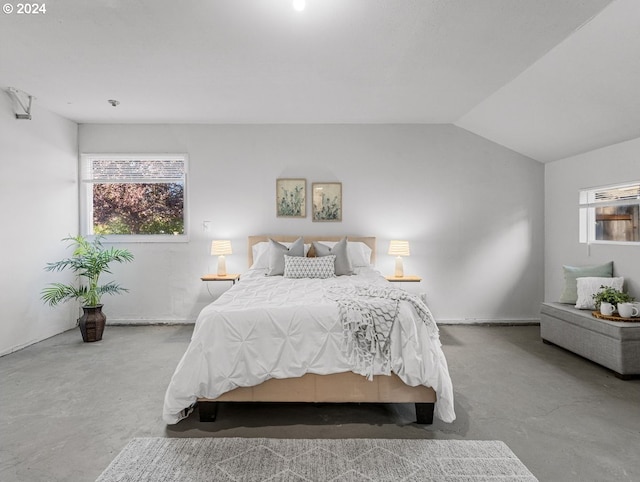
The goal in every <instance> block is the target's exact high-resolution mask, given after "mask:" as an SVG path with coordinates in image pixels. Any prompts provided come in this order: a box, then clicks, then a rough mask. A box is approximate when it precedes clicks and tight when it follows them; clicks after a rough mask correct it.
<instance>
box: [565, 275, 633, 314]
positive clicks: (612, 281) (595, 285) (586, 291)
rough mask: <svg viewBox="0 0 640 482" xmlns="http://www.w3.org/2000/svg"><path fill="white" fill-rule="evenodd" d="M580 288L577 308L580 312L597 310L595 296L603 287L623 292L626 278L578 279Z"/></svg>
mask: <svg viewBox="0 0 640 482" xmlns="http://www.w3.org/2000/svg"><path fill="white" fill-rule="evenodd" d="M576 282H577V286H578V301H576V308H578V309H580V310H595V309H596V304H595V301H594V299H593V295H594V294H596V293H597V292H598V291H600V287H601V286H608V287H609V286H610V287H611V288H615V289H617V290H620V291H622V285H623V284H624V278H622V277H620V278H595V277H585V278H577V279H576Z"/></svg>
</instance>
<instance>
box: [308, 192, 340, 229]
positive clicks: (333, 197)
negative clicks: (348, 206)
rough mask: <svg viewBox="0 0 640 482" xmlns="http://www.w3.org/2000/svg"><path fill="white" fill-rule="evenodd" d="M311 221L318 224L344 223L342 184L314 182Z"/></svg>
mask: <svg viewBox="0 0 640 482" xmlns="http://www.w3.org/2000/svg"><path fill="white" fill-rule="evenodd" d="M311 193H312V194H311V195H312V208H311V219H312V221H318V222H340V221H342V183H341V182H314V183H312V185H311Z"/></svg>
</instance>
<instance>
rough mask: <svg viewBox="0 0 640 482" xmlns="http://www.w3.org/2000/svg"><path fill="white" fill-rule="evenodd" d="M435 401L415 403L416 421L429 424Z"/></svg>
mask: <svg viewBox="0 0 640 482" xmlns="http://www.w3.org/2000/svg"><path fill="white" fill-rule="evenodd" d="M434 407H435V403H416V423H419V424H425V425H431V424H432V423H433V409H434Z"/></svg>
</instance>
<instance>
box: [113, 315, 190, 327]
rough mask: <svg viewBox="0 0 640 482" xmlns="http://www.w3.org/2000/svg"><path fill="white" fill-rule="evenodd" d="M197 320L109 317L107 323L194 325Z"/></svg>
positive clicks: (122, 324) (125, 324) (114, 324)
mask: <svg viewBox="0 0 640 482" xmlns="http://www.w3.org/2000/svg"><path fill="white" fill-rule="evenodd" d="M195 322H196V320H195V319H193V320H157V319H154V320H126V319H115V320H110V319H109V318H108V317H107V325H109V326H152V325H193V324H194V323H195Z"/></svg>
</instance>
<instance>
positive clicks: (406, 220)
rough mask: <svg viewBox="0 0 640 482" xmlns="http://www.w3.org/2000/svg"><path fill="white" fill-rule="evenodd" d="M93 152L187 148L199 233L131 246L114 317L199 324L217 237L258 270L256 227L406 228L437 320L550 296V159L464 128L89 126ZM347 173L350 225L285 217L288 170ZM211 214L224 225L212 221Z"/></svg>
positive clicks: (263, 230)
mask: <svg viewBox="0 0 640 482" xmlns="http://www.w3.org/2000/svg"><path fill="white" fill-rule="evenodd" d="M79 144H80V152H187V153H188V154H189V156H190V172H189V206H190V223H191V224H190V226H191V228H190V233H189V234H190V242H189V243H184V244H179V243H175V244H174V243H171V244H133V243H132V244H128V245H127V247H128V248H130V249H131V250H132V251H133V252H134V254H135V256H136V260H135V261H134V264H133V265H122V266H116V269H115V271H114V274H115V275H116V276H118V280H119V281H120V282H121V283H122V284H123V285H124V286H126V287H128V288H130V289H131V292H130V293H129V294H125V295H123V296H120V297H118V300H117V303H116V302H115V301H114V302H113V303H112V302H111V301H110V300H109V299H107V300H105V301H106V303H105V311H106V312H107V316H108V317H109V320H110V321H111V322H116V321H120V322H129V321H138V322H139V321H171V322H176V321H193V320H194V319H195V318H196V316H197V314H198V312H199V311H200V310H201V309H202V307H203V306H205V304H207V303H208V302H210V301H211V300H212V299H214V298H215V296H217V295H218V294H219V293H220V292H221V290H223V289H224V288H223V286H221V285H220V284H219V283H216V284H209V289H210V290H211V291H212V293H213V296H212V295H211V294H209V292H208V291H207V286H205V285H204V284H203V283H202V282H201V281H200V280H199V277H200V275H202V274H203V273H206V272H210V271H213V270H215V266H216V265H215V261H216V260H215V259H212V257H211V256H209V254H208V251H209V243H210V240H211V239H214V238H227V239H231V240H232V243H233V249H234V254H233V255H231V256H227V270H228V271H229V272H242V271H244V270H246V269H247V255H246V249H247V248H246V244H247V243H246V238H247V236H248V235H251V234H311V235H313V234H327V235H339V234H352V235H375V236H377V237H378V264H377V265H378V268H379V269H380V270H381V271H382V272H383V273H389V274H390V273H392V272H393V258H391V257H390V256H388V255H387V254H386V250H387V249H388V242H389V240H390V239H392V238H399V239H407V240H409V241H410V243H411V252H412V255H411V257H410V258H408V259H406V260H405V273H407V274H417V275H420V276H422V277H423V278H424V281H423V282H422V283H421V286H420V287H419V288H415V289H418V290H419V291H423V292H426V293H427V294H428V299H429V304H430V306H431V309H432V310H433V312H434V315H435V316H436V318H437V319H438V320H440V321H446V320H458V321H460V320H462V321H465V320H466V321H469V320H507V321H509V320H523V319H535V318H537V317H538V311H539V303H540V301H541V300H542V296H543V240H544V239H543V192H544V188H543V177H544V168H543V166H542V164H540V163H538V162H535V161H533V160H531V159H528V158H526V157H523V156H521V155H519V154H516V153H514V152H512V151H510V150H507V149H505V148H503V147H500V146H498V145H496V144H494V143H492V142H489V141H487V140H485V139H482V138H480V137H478V136H476V135H474V134H471V133H469V132H467V131H464V130H463V129H460V128H457V127H455V126H451V125H366V126H365V125H81V126H80V129H79ZM279 177H303V178H306V179H307V182H308V189H309V188H310V183H311V182H312V181H340V182H342V183H343V211H344V215H343V222H342V223H314V222H312V221H311V219H310V216H309V214H308V215H307V218H306V219H302V220H301V219H288V220H287V219H282V218H276V216H275V197H274V196H275V181H276V178H279ZM204 221H212V222H213V223H214V225H215V228H214V230H213V232H210V233H208V232H204V229H203V222H204Z"/></svg>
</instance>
